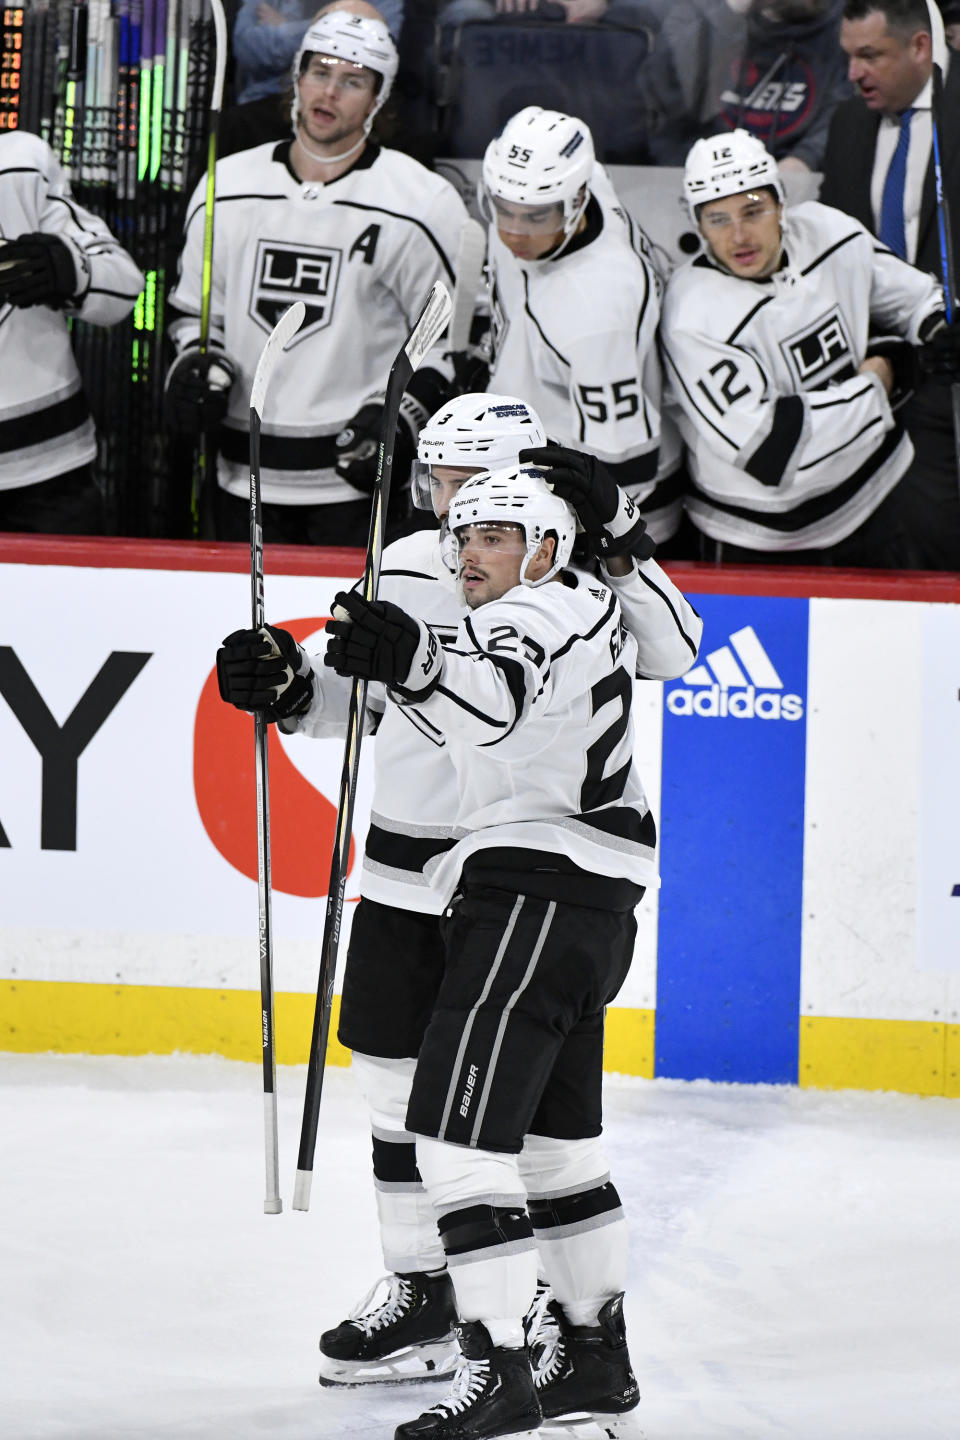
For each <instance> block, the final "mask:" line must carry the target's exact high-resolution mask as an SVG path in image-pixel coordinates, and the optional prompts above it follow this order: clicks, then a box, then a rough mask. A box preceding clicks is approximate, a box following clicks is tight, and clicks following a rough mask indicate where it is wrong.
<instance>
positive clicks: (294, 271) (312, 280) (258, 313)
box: [250, 240, 343, 345]
mask: <svg viewBox="0 0 960 1440" xmlns="http://www.w3.org/2000/svg"><path fill="white" fill-rule="evenodd" d="M342 258H343V257H342V251H340V250H331V249H330V248H329V247H327V246H322V245H302V244H297V245H289V244H286V243H285V242H284V241H282V240H261V241H260V242H259V244H258V245H257V260H256V265H255V266H254V271H253V287H252V291H251V295H250V315H251V316H252V318H253V319H254V320H255V321H256V322H257V324H258V325H259V326H260V328H261V330H265V331H266V332H267V334H269V333H270V331H271V330H272V329H273V327H274V325H276V323H277V321H278V320H279V319H280V316H281V315H282V314H283V312H284V310H286V308H287V306H288V305H292V304H293V302H294V300H302V301H303V303H304V305H305V306H306V312H307V313H306V315H305V316H304V318H303V324H302V325H301V326H300V329H299V330H298V331H297V333H296V336H295V337H294V339H293V341H292V342H291V344H293V345H299V344H300V342H301V341H302V340H303V339H304V338H305V337H306V336H307V335H312V334H313V333H314V332H315V331H317V330H325V329H326V327H327V326H328V325H329V324H330V321H331V320H332V319H333V305H334V301H335V299H336V295H337V282H338V280H339V278H340V262H341V259H342Z"/></svg>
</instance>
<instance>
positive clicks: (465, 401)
mask: <svg viewBox="0 0 960 1440" xmlns="http://www.w3.org/2000/svg"><path fill="white" fill-rule="evenodd" d="M546 443H547V437H546V435H545V434H544V430H543V426H542V424H541V423H540V417H539V415H538V414H537V412H536V411H535V410H532V409H531V408H530V406H529V405H527V404H525V402H524V401H523V400H516V399H514V397H513V396H512V395H489V394H485V393H480V394H468V395H458V396H457V398H456V399H455V400H448V401H447V403H446V405H441V407H440V409H439V410H438V411H437V412H436V414H435V415H431V417H430V419H429V420H428V421H427V423H426V425H424V427H423V429H422V430H421V431H420V438H419V440H418V442H417V464H416V466H415V468H414V477H413V500H414V504H415V505H417V506H418V507H419V508H420V509H421V510H431V509H434V510H435V509H436V507H435V505H434V504H433V496H432V491H431V486H430V467H431V466H432V465H449V466H451V467H453V468H456V469H465V468H467V467H469V466H471V465H474V466H476V467H477V469H478V470H496V469H498V468H499V467H500V466H501V465H515V464H516V463H517V455H518V454H519V452H520V451H521V450H524V449H526V448H527V447H533V446H539V445H546Z"/></svg>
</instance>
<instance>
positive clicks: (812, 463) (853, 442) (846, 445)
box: [797, 415, 883, 470]
mask: <svg viewBox="0 0 960 1440" xmlns="http://www.w3.org/2000/svg"><path fill="white" fill-rule="evenodd" d="M882 424H883V421H882V419H881V418H880V416H879V415H876V416H874V418H873V419H872V420H868V421H867V423H866V425H861V426H860V429H859V430H858V431H857V433H856V435H851V436H850V439H849V440H845V441H844V442H843V444H842V445H838V446H837V447H836V449H835V450H828V451H827V453H826V455H818V456H817V458H816V460H808V461H807V463H806V465H798V466H797V469H798V470H813V469H814V467H815V466H817V465H822V464H823V462H824V460H830V459H832V458H833V456H834V455H842V453H843V451H844V450H847V449H849V447H850V446H851V445H856V443H857V441H858V440H859V439H860V436H861V435H865V434H866V433H867V431H868V430H872V429H873V427H874V426H875V425H882Z"/></svg>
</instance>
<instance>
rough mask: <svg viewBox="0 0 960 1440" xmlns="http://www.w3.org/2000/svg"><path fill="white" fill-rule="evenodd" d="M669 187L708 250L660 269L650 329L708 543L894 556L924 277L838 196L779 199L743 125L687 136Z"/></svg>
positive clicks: (927, 313)
mask: <svg viewBox="0 0 960 1440" xmlns="http://www.w3.org/2000/svg"><path fill="white" fill-rule="evenodd" d="M684 191H685V193H686V198H687V202H688V204H689V206H690V210H691V214H692V216H693V219H694V222H695V224H697V225H698V227H699V229H700V233H701V235H702V236H703V238H704V240H705V242H706V247H707V248H706V251H705V253H704V254H702V255H700V256H698V257H697V258H696V259H695V260H692V261H690V262H688V263H687V264H686V265H684V266H682V267H681V268H680V269H679V270H677V271H675V272H674V274H673V275H672V276H671V278H670V281H669V284H668V286H667V293H666V297H665V301H664V311H663V320H662V324H661V344H662V348H663V352H664V355H665V357H666V361H667V364H668V374H669V377H670V381H671V384H672V387H673V390H674V391H675V394H676V398H677V400H678V401H679V403H680V406H681V410H682V420H681V429H682V432H683V435H684V438H685V440H686V442H687V445H688V448H689V451H690V461H689V463H690V469H691V474H692V479H693V489H692V493H691V495H690V496H689V497H688V500H687V506H688V509H689V512H690V516H691V518H692V520H693V522H694V524H695V525H696V526H697V528H698V529H699V530H700V531H701V532H702V534H703V535H704V536H705V537H707V539H708V540H709V541H713V542H714V544H713V545H712V546H710V545H707V544H705V545H704V554H705V557H706V556H708V555H710V556H711V558H717V559H726V560H776V559H780V560H789V561H791V562H793V563H797V564H802V563H808V564H809V563H820V564H828V565H878V566H894V567H896V566H900V565H904V564H906V563H907V561H908V555H907V552H906V550H905V548H904V545H905V540H904V536H903V534H902V529H901V524H900V520H899V515H898V508H897V496H896V490H895V487H896V485H897V482H898V481H899V479H900V477H901V476H902V475H903V474H904V472H905V471H906V469H907V467H908V465H909V464H910V460H911V457H912V454H913V449H912V446H911V444H910V441H909V439H908V438H907V436H906V435H905V433H904V432H903V430H902V429H901V427H900V425H899V424H898V422H897V419H896V416H895V414H894V408H895V407H896V404H897V402H898V399H900V398H906V386H905V384H904V380H903V376H902V373H901V372H905V373H908V371H909V365H910V363H911V362H912V360H913V351H912V349H911V346H910V345H905V344H903V343H902V341H903V340H904V339H905V340H907V341H909V342H911V344H917V343H918V342H920V341H921V340H925V339H926V338H927V337H928V335H929V334H930V333H931V332H932V331H933V330H934V329H935V328H936V327H937V326H938V325H939V324H941V323H942V315H940V314H939V313H938V312H939V311H940V309H941V298H940V291H939V289H938V287H937V286H936V285H935V284H934V282H933V280H932V278H931V277H930V276H928V275H924V274H922V273H921V272H920V271H918V270H914V269H913V268H912V267H911V266H909V265H906V264H904V262H903V261H901V260H898V259H897V258H896V256H894V255H893V254H892V253H891V252H890V251H889V250H887V249H886V248H885V247H884V246H882V245H879V244H878V243H877V242H876V241H875V240H874V238H873V237H872V236H871V235H870V234H869V233H868V231H867V230H865V229H864V227H863V226H862V225H861V224H860V223H859V222H858V221H856V220H853V219H851V218H850V217H849V216H847V215H844V214H842V213H841V212H840V211H839V210H833V209H831V208H829V207H827V206H824V205H819V204H817V203H816V202H813V201H809V202H807V203H804V204H801V205H796V206H793V207H791V208H790V209H789V211H788V210H787V207H786V204H785V195H784V189H783V185H782V182H781V180H780V176H779V174H778V171H777V164H776V161H775V160H774V159H773V158H772V156H771V155H769V154H768V152H767V151H766V150H765V149H764V147H763V145H762V144H761V143H760V141H759V140H757V139H755V138H754V137H753V136H751V135H749V134H747V132H746V131H744V130H735V131H734V132H733V134H732V135H730V136H728V137H725V138H720V137H717V138H714V139H709V140H699V141H697V143H696V144H695V145H694V146H693V148H692V149H691V151H690V154H689V156H688V157H687V164H686V170H685V172H684ZM874 331H875V332H876V335H877V336H879V337H883V338H880V339H878V338H876V336H875V335H874ZM891 337H901V338H900V341H899V342H898V341H897V340H896V338H894V339H893V340H892V341H891ZM892 407H894V408H892ZM714 552H715V554H714Z"/></svg>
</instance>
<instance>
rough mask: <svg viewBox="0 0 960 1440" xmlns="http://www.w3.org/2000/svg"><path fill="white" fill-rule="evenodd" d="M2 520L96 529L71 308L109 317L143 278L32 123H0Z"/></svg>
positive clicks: (88, 424)
mask: <svg viewBox="0 0 960 1440" xmlns="http://www.w3.org/2000/svg"><path fill="white" fill-rule="evenodd" d="M0 236H2V237H3V238H2V239H0V366H2V369H3V386H2V392H0V530H33V531H38V530H39V531H46V532H53V533H57V534H61V535H63V534H68V535H83V534H100V533H102V531H103V528H104V516H103V506H102V499H101V496H100V492H99V490H98V487H97V484H96V481H95V478H94V475H93V471H92V465H91V462H92V461H93V460H94V458H95V456H96V453H97V441H96V436H95V434H94V428H93V420H92V419H91V417H90V411H89V408H88V406H87V402H86V400H85V398H84V395H83V390H82V386H81V379H80V372H79V370H78V369H77V362H76V360H75V359H74V354H73V349H72V347H71V344H70V331H69V329H68V327H67V321H68V319H69V318H71V317H76V318H78V319H81V320H85V321H87V322H89V323H90V324H93V325H115V324H116V323H117V322H118V321H120V320H123V319H124V317H125V316H127V315H129V314H130V311H131V310H132V309H133V307H134V304H135V303H136V299H137V296H138V295H139V294H140V292H141V290H142V289H143V276H142V275H141V273H140V271H139V270H138V268H137V266H136V265H135V264H134V262H133V260H132V259H131V257H130V256H129V255H128V254H127V252H126V251H125V250H124V249H123V248H122V246H121V245H120V243H119V242H118V241H117V240H115V239H114V237H113V236H112V235H111V233H110V231H109V230H108V229H107V227H106V225H105V224H104V223H103V221H102V220H100V219H99V218H98V217H97V216H96V215H93V214H91V213H90V211H89V210H85V209H84V207H83V206H82V205H78V204H77V202H76V200H75V199H74V197H73V195H72V194H71V190H70V185H69V184H68V182H67V180H66V177H65V176H64V174H63V171H62V170H61V168H60V165H59V163H58V162H57V159H56V156H55V155H54V153H53V151H52V150H51V149H50V147H49V145H47V144H46V142H45V141H43V140H41V139H40V137H39V136H38V135H30V134H28V133H27V132H26V131H23V130H14V131H11V132H10V133H9V134H4V135H0Z"/></svg>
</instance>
